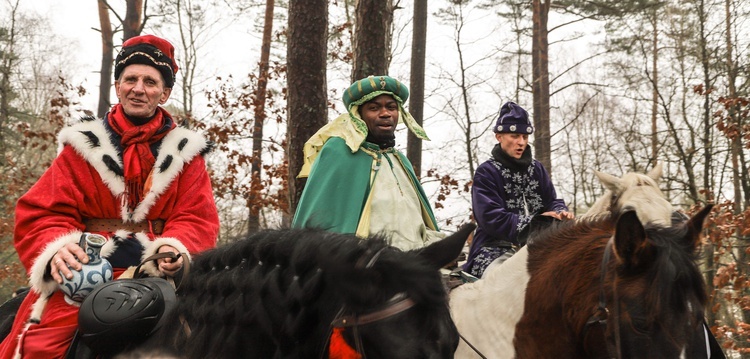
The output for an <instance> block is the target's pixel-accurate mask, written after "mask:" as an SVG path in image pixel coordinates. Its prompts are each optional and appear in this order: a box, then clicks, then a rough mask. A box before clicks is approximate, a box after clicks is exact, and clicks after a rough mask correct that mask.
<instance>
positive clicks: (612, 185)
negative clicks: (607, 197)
mask: <svg viewBox="0 0 750 359" xmlns="http://www.w3.org/2000/svg"><path fill="white" fill-rule="evenodd" d="M594 174H595V175H596V177H599V182H601V183H602V185H603V186H604V188H606V189H608V190H610V191H612V192H615V193H618V192H619V189H620V187H622V181H621V180H620V179H619V178H617V177H615V176H613V175H610V174H606V173H604V172H599V171H597V170H594Z"/></svg>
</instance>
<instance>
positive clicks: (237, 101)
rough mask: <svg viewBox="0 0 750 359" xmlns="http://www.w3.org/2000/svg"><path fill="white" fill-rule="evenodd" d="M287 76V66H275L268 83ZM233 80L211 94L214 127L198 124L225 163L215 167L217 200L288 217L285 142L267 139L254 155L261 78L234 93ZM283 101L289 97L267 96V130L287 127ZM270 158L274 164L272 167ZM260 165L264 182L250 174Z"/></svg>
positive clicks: (250, 77)
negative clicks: (255, 164)
mask: <svg viewBox="0 0 750 359" xmlns="http://www.w3.org/2000/svg"><path fill="white" fill-rule="evenodd" d="M285 70H286V67H285V65H283V64H280V63H272V64H270V65H269V75H268V79H267V81H268V83H269V84H271V83H273V82H277V83H282V82H283V81H284V76H285ZM219 80H221V79H219ZM229 80H230V79H228V80H227V81H224V82H223V83H221V85H220V86H219V87H218V88H217V89H216V90H214V91H211V92H209V93H208V100H209V105H208V106H209V108H211V121H207V122H204V123H198V124H196V127H197V128H199V129H201V130H204V131H205V133H206V134H207V136H208V138H209V139H210V140H211V141H213V142H214V143H215V144H216V148H215V149H214V151H217V152H219V153H221V154H222V155H223V156H224V157H225V158H226V162H225V164H223V165H222V167H217V166H212V172H211V178H212V184H213V187H214V195H215V196H216V197H217V198H222V199H229V200H232V199H244V200H245V205H246V206H247V208H249V209H250V211H253V212H254V213H258V212H259V211H260V210H261V209H263V208H266V209H271V210H279V211H282V212H287V211H288V200H287V195H286V193H287V180H286V178H287V173H288V169H287V161H286V156H285V155H284V147H285V145H286V144H285V142H284V141H285V140H284V138H283V136H282V137H280V138H276V137H274V136H273V135H271V136H264V138H263V150H262V151H261V153H254V152H253V150H252V137H253V133H254V132H255V128H254V123H253V119H254V116H255V108H256V106H255V103H256V99H255V96H256V88H257V86H258V80H259V79H258V76H257V75H254V74H249V75H248V78H247V80H248V83H246V84H244V85H242V86H241V87H239V88H235V87H234V86H233V85H232V84H231V83H230V82H229ZM284 100H286V93H285V92H284V91H283V90H280V91H275V90H273V89H269V90H268V91H267V92H266V102H265V112H266V124H269V123H272V124H276V125H284V124H285V122H286V109H285V107H284V106H283V101H284ZM274 134H276V133H274ZM268 158H274V159H275V160H272V161H269V160H267V159H268ZM261 159H266V160H265V161H262V160H261ZM256 160H257V161H259V163H263V165H262V166H261V168H262V174H261V176H260V177H258V176H251V175H250V168H251V166H252V164H253V162H254V161H256Z"/></svg>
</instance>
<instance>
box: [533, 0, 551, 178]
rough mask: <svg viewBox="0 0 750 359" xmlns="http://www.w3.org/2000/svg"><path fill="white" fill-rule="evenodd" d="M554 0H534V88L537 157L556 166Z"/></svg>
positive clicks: (549, 166)
mask: <svg viewBox="0 0 750 359" xmlns="http://www.w3.org/2000/svg"><path fill="white" fill-rule="evenodd" d="M551 4H552V0H546V1H542V0H532V2H531V8H532V22H533V30H532V40H531V69H532V70H531V72H532V74H533V75H532V79H531V80H532V82H531V92H532V93H533V98H534V100H533V106H532V108H533V112H534V149H535V151H534V152H535V157H536V159H537V160H539V162H541V163H542V165H544V167H545V168H552V162H551V161H552V160H551V145H550V142H551V140H550V128H549V114H550V112H549V57H548V53H549V42H548V39H547V36H548V34H549V32H548V29H547V19H548V17H549V8H550V5H551Z"/></svg>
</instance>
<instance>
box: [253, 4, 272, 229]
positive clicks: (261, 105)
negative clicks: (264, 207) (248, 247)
mask: <svg viewBox="0 0 750 359" xmlns="http://www.w3.org/2000/svg"><path fill="white" fill-rule="evenodd" d="M273 6H274V0H266V15H265V20H264V24H265V26H263V44H262V45H261V49H260V66H259V67H260V68H259V70H258V87H257V89H256V92H255V101H254V102H255V103H254V106H255V116H254V118H255V119H254V121H253V122H254V126H253V163H252V168H251V170H250V173H251V181H252V183H253V184H254V187H257V186H258V185H259V184H260V176H261V171H260V170H261V165H262V160H261V151H262V148H263V125H264V123H265V120H266V112H265V109H266V106H265V104H266V86H267V84H268V59H269V56H270V54H271V35H272V32H273ZM258 193H259V191H258V190H257V188H253V190H251V191H250V196H251V198H250V199H249V200H248V202H249V203H250V204H251V207H250V215H249V217H248V226H247V229H248V232H249V233H254V232H256V231H258V230H259V229H260V220H259V218H258V217H259V215H260V211H259V208H258V207H257V206H252V204H253V203H256V202H257V201H255V200H254V198H252V197H254V196H257V194H258Z"/></svg>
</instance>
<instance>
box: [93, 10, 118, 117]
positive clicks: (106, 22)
mask: <svg viewBox="0 0 750 359" xmlns="http://www.w3.org/2000/svg"><path fill="white" fill-rule="evenodd" d="M97 5H99V31H100V32H101V38H102V62H101V64H100V65H99V74H100V76H99V106H98V107H97V110H96V115H97V116H99V117H100V118H101V117H104V114H106V113H107V111H109V108H110V107H111V103H110V102H109V96H110V93H111V89H112V62H113V61H114V57H113V55H112V53H113V51H114V48H115V44H114V40H113V39H114V36H115V33H114V30H113V29H112V23H111V21H110V19H109V7H108V6H107V1H106V0H98V1H97ZM105 89H106V90H105Z"/></svg>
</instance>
